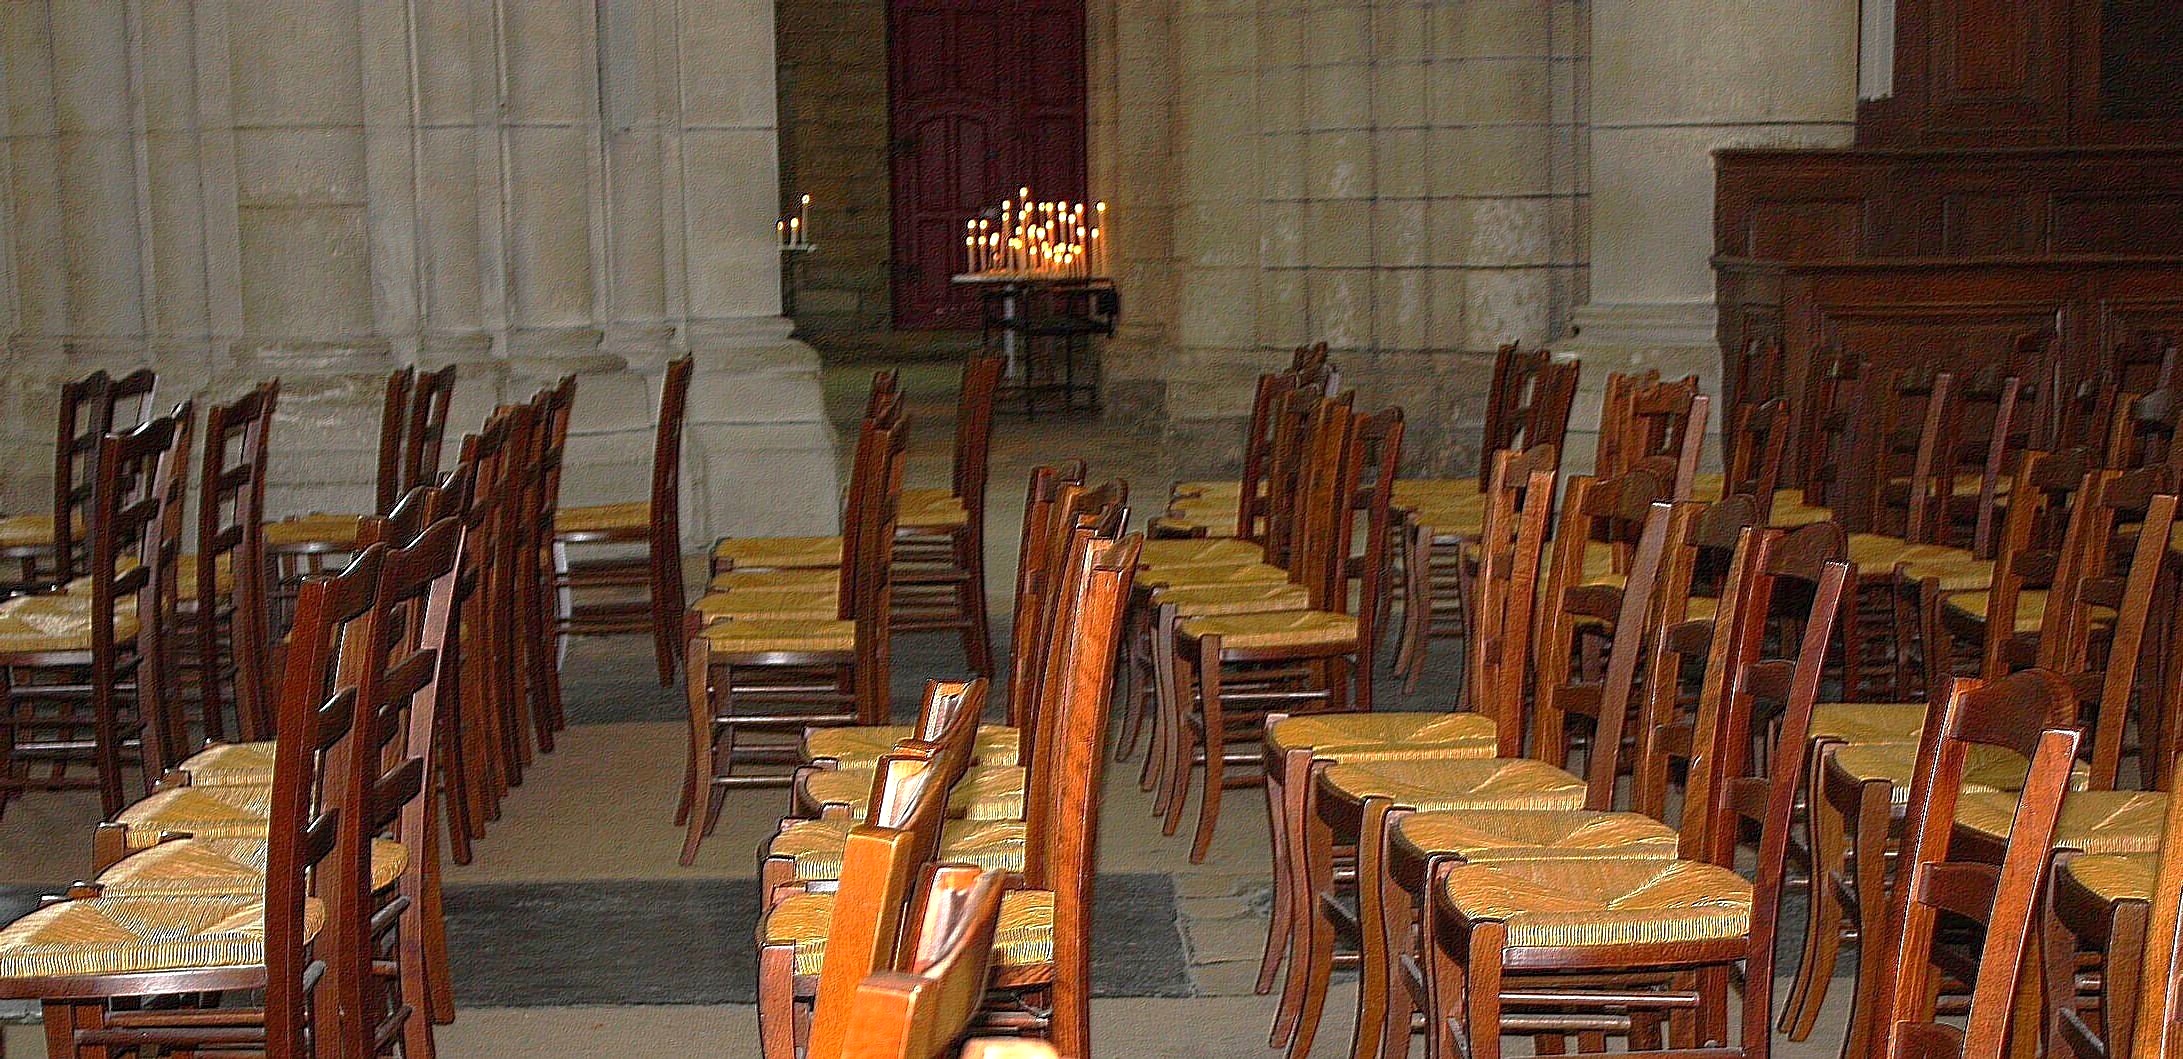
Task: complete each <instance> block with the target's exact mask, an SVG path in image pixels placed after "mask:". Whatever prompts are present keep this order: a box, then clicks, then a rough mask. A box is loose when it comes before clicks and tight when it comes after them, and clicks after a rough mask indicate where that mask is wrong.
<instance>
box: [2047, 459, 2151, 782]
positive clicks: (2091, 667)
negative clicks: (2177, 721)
mask: <svg viewBox="0 0 2183 1059" xmlns="http://www.w3.org/2000/svg"><path fill="white" fill-rule="evenodd" d="M2091 479H2092V484H2091V485H2090V486H2089V487H2088V488H2087V490H2086V493H2087V495H2086V497H2085V498H2084V500H2083V501H2081V502H2080V504H2079V514H2080V517H2079V522H2080V532H2079V533H2078V538H2079V539H2078V544H2077V547H2076V548H2075V549H2074V554H2073V555H2072V556H2071V558H2070V559H2069V561H2068V562H2067V564H2066V572H2065V573H2064V574H2063V575H2062V576H2061V577H2059V578H2057V580H2056V582H2055V585H2054V587H2053V588H2052V589H2051V590H2049V591H2048V593H2047V607H2046V611H2045V613H2044V615H2043V617H2042V620H2041V622H2040V627H2039V649H2038V659H2037V665H2038V667H2039V668H2041V669H2046V670H2050V671H2053V672H2055V673H2059V674H2061V675H2062V676H2063V677H2065V678H2066V679H2067V680H2068V681H2069V683H2070V685H2071V688H2072V689H2073V692H2074V693H2075V695H2076V696H2077V701H2078V702H2079V704H2080V705H2081V706H2083V707H2091V709H2089V710H2080V713H2079V716H2080V717H2083V716H2084V715H2086V714H2089V716H2090V717H2091V718H2093V719H2095V720H2096V723H2094V724H2093V727H2092V738H2091V743H2092V775H2091V777H2090V780H2089V782H2090V784H2091V786H2093V787H2094V788H2098V789H2109V790H2111V789H2113V788H2114V786H2115V783H2116V780H2117V778H2118V776H2119V774H2120V772H2121V768H2122V751H2123V729H2124V728H2125V727H2126V722H2127V719H2128V717H2129V715H2130V705H2131V703H2132V702H2133V701H2139V702H2140V703H2141V707H2140V710H2139V716H2138V722H2139V728H2140V730H2141V732H2142V733H2143V736H2144V740H2143V741H2144V743H2145V745H2146V746H2147V747H2156V746H2159V745H2161V739H2160V738H2159V736H2158V734H2157V733H2164V732H2165V731H2167V730H2168V722H2169V720H2170V719H2169V718H2166V717H2164V716H2162V706H2163V705H2164V697H2165V696H2164V694H2163V691H2164V689H2161V688H2156V687H2151V686H2147V687H2144V688H2143V689H2142V690H2143V692H2144V694H2143V696H2142V698H2141V699H2140V698H2139V696H2138V694H2137V693H2138V692H2139V691H2140V690H2141V689H2140V688H2139V683H2140V682H2139V680H2138V673H2139V668H2140V667H2139V662H2140V660H2141V658H2142V656H2143V654H2144V650H2143V648H2144V646H2145V634H2146V631H2147V628H2148V625H2149V624H2150V620H2149V619H2151V618H2152V613H2151V611H2152V607H2153V602H2154V600H2155V599H2156V598H2160V597H2161V591H2160V590H2161V589H2162V588H2163V587H2166V586H2170V585H2172V584H2173V578H2172V576H2168V575H2170V574H2171V572H2172V567H2173V566H2174V561H2173V560H2172V559H2170V558H2169V554H2170V553H2169V547H2170V545H2169V533H2170V531H2171V530H2172V529H2173V527H2174V525H2175V517H2176V475H2175V472H2173V471H2170V470H2169V469H2168V468H2165V467H2145V468H2140V469H2138V470H2135V471H2129V472H2125V473H2122V474H2115V473H2114V472H2107V471H2095V472H2093V473H2092V475H2091ZM2131 523H2134V524H2136V525H2137V527H2138V528H2137V532H2136V534H2135V536H2134V537H2131V538H2129V541H2130V542H2131V546H2130V547H2129V548H2128V549H2127V550H2126V551H2125V555H2126V556H2127V558H2126V559H2121V560H2120V561H2118V558H2120V557H2118V556H2116V555H2114V554H2113V553H2115V552H2117V551H2124V550H2123V549H2118V548H2117V547H2116V545H2115V542H2116V539H2117V537H2118V532H2117V531H2118V530H2120V529H2121V528H2122V526H2124V525H2125V524H2131ZM2103 614H2104V615H2105V616H2107V618H2108V620H2107V626H2108V627H2107V630H2106V635H2105V639H2106V647H2105V649H2104V650H2103V651H2101V652H2098V654H2097V656H2096V655H2095V652H2094V650H2093V641H2094V639H2095V629H2096V627H2097V626H2098V625H2099V624H2101V622H2102V619H2103ZM2096 657H2097V661H2096V660H2095V658H2096ZM2079 723H2083V722H2082V721H2080V722H2079ZM2152 764H2153V763H2152V762H2151V761H2148V762H2147V765H2148V766H2151V765H2152ZM2147 771H2149V772H2152V773H2153V774H2154V776H2155V777H2158V776H2159V772H2160V770H2159V769H2158V768H2157V767H2149V768H2148V770H2147Z"/></svg>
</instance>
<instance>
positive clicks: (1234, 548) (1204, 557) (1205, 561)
mask: <svg viewBox="0 0 2183 1059" xmlns="http://www.w3.org/2000/svg"><path fill="white" fill-rule="evenodd" d="M1265 557H1266V550H1265V549H1264V548H1261V547H1259V546H1258V545H1256V544H1252V543H1251V542H1249V541H1242V540H1235V539H1232V538H1226V537H1219V538H1209V539H1205V540H1194V539H1193V540H1157V541H1146V542H1145V548H1144V553H1143V554H1142V555H1140V556H1139V557H1138V559H1137V565H1139V566H1141V567H1144V568H1145V569H1147V570H1161V569H1165V568H1167V567H1171V566H1241V565H1244V564H1247V563H1256V562H1262V561H1264V560H1265Z"/></svg>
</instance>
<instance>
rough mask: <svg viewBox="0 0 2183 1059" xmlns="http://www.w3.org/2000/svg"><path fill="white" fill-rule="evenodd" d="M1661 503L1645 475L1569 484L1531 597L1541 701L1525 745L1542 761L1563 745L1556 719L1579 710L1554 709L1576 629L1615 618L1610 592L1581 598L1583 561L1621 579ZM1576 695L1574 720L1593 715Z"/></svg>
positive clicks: (1663, 491) (1585, 578)
mask: <svg viewBox="0 0 2183 1059" xmlns="http://www.w3.org/2000/svg"><path fill="white" fill-rule="evenodd" d="M1666 499H1668V497H1667V488H1666V486H1665V485H1664V484H1663V483H1662V482H1661V480H1660V479H1659V478H1658V477H1656V476H1655V475H1653V474H1652V473H1651V472H1650V471H1631V472H1629V473H1627V474H1622V475H1617V476H1616V477H1613V478H1607V479H1600V478H1594V477H1591V476H1588V475H1578V476H1575V477H1572V478H1570V479H1569V482H1568V489H1567V495H1566V496H1564V497H1563V498H1562V506H1561V517H1560V519H1559V526H1558V527H1557V528H1556V529H1555V532H1554V540H1553V544H1552V545H1551V552H1552V557H1551V558H1550V559H1549V560H1547V561H1546V579H1545V582H1544V584H1543V586H1542V587H1541V589H1540V591H1539V594H1538V602H1537V609H1538V616H1537V617H1536V618H1534V619H1533V620H1534V624H1535V627H1536V628H1537V630H1538V635H1537V636H1536V637H1535V638H1534V642H1533V644H1532V648H1533V658H1532V663H1531V664H1532V666H1533V668H1534V670H1535V671H1536V673H1537V676H1538V686H1539V688H1540V695H1541V701H1540V703H1539V708H1537V709H1535V710H1534V711H1533V719H1534V723H1533V727H1534V728H1535V729H1536V730H1535V731H1534V732H1533V739H1532V745H1533V746H1535V747H1538V748H1540V749H1541V752H1542V754H1543V759H1544V760H1546V761H1549V762H1559V761H1560V759H1561V753H1562V750H1563V748H1564V744H1565V740H1564V738H1563V735H1562V729H1561V722H1562V717H1563V715H1564V714H1565V713H1566V712H1567V707H1568V706H1569V705H1578V704H1571V703H1564V702H1562V701H1561V700H1562V699H1563V698H1566V696H1567V694H1568V689H1570V688H1572V687H1575V686H1578V685H1577V683H1576V681H1575V679H1574V674H1573V672H1572V668H1571V663H1570V657H1571V654H1572V652H1573V651H1574V650H1575V646H1576V639H1577V630H1578V627H1579V626H1580V625H1582V624H1583V623H1584V622H1585V621H1587V620H1598V621H1613V620H1614V619H1615V618H1616V616H1617V615H1618V614H1619V613H1620V607H1619V603H1618V601H1617V600H1616V598H1615V597H1616V596H1617V595H1618V592H1617V590H1615V589H1613V588H1608V589H1607V590H1606V591H1605V592H1596V591H1594V592H1588V591H1585V589H1586V588H1587V585H1588V582H1590V581H1592V580H1593V578H1592V577H1590V576H1589V571H1588V567H1590V564H1589V563H1588V562H1587V560H1588V559H1590V558H1591V556H1592V554H1593V551H1594V550H1595V549H1597V550H1598V551H1599V554H1600V555H1601V556H1602V557H1603V558H1608V559H1611V568H1612V569H1613V570H1615V571H1618V572H1625V573H1626V572H1628V571H1629V570H1630V569H1631V561H1632V555H1633V553H1634V551H1635V549H1636V546H1637V544H1638V540H1639V537H1640V535H1641V532H1642V530H1643V529H1644V526H1645V524H1646V520H1647V517H1648V515H1649V514H1650V512H1651V509H1652V506H1653V504H1654V503H1655V502H1657V501H1661V500H1666ZM1594 587H1596V586H1594ZM1640 625H1642V622H1640ZM1637 627H1638V626H1632V628H1637ZM1615 628H1616V629H1619V628H1620V626H1615ZM1557 689H1559V690H1557ZM1575 694H1576V695H1577V696H1578V698H1580V699H1582V700H1583V704H1581V705H1578V712H1581V713H1585V714H1588V715H1589V714H1591V713H1593V710H1592V709H1590V708H1589V706H1590V705H1591V704H1594V703H1596V701H1597V700H1596V699H1593V698H1591V692H1590V691H1578V692H1575Z"/></svg>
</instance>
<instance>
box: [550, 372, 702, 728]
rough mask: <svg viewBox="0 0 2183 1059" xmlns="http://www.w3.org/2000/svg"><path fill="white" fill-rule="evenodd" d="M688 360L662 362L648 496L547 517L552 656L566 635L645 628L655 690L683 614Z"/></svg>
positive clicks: (666, 674)
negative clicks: (602, 549)
mask: <svg viewBox="0 0 2183 1059" xmlns="http://www.w3.org/2000/svg"><path fill="white" fill-rule="evenodd" d="M693 363H694V362H693V361H692V360H691V358H689V357H682V358H679V359H677V360H673V361H670V362H668V364H667V377H666V379H665V380H664V381H663V382H662V383H661V384H660V396H659V426H658V429H657V432H656V433H655V435H654V438H653V443H652V494H651V499H650V500H648V501H635V502H630V503H621V504H594V505H589V506H585V507H563V508H560V509H559V510H557V511H556V512H554V519H553V558H554V574H555V577H554V588H555V590H556V592H557V594H558V600H557V602H558V607H557V611H556V615H555V618H556V628H555V633H556V635H557V639H558V645H557V646H558V651H557V654H558V655H560V656H563V657H565V656H566V654H567V650H568V638H569V637H571V636H588V635H598V634H616V633H640V632H646V631H649V632H650V633H651V634H652V657H653V661H654V662H655V663H656V664H657V665H658V667H659V683H660V686H661V687H667V686H669V685H670V684H672V683H673V682H674V679H675V666H676V664H677V663H678V662H679V661H680V660H681V651H682V638H681V635H680V633H681V622H682V611H683V609H684V608H685V607H687V606H688V601H687V599H686V598H685V597H684V595H683V577H682V428H683V420H684V418H685V416H686V414H687V412H688V409H689V398H690V375H691V373H692V371H693ZM640 543H641V544H643V545H644V546H645V550H644V554H642V555H624V556H618V557H608V558H592V559H582V560H578V559H574V558H572V557H571V555H570V550H571V549H573V548H582V547H589V546H594V545H619V546H623V547H625V548H626V547H627V546H630V545H635V544H640ZM599 592H619V593H623V594H629V593H632V592H639V593H641V594H640V595H639V596H638V598H636V599H634V600H602V599H598V598H595V596H594V595H593V594H595V593H599Z"/></svg>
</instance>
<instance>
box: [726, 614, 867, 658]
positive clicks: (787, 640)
mask: <svg viewBox="0 0 2183 1059" xmlns="http://www.w3.org/2000/svg"><path fill="white" fill-rule="evenodd" d="M704 635H705V640H706V642H707V643H709V644H710V645H711V646H712V649H713V650H714V651H715V652H716V653H720V654H753V653H761V652H771V651H779V652H824V651H853V650H856V644H857V623H856V622H853V621H843V620H836V619H825V620H797V619H793V618H731V619H729V620H727V621H716V622H714V623H712V624H711V625H707V626H705V634H704Z"/></svg>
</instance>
